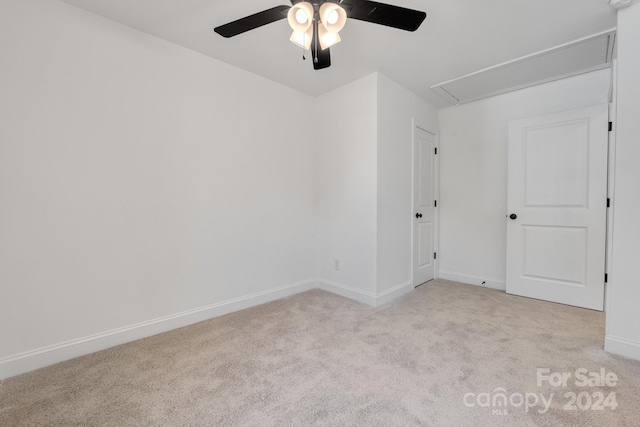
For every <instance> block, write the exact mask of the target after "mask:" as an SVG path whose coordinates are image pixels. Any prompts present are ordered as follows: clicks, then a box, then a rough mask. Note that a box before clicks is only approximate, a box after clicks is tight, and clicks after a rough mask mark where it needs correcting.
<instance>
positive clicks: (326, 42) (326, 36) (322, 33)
mask: <svg viewBox="0 0 640 427" xmlns="http://www.w3.org/2000/svg"><path fill="white" fill-rule="evenodd" d="M318 40H319V41H320V49H322V50H325V49H327V48H330V47H331V46H333V45H335V44H338V43H340V41H342V39H341V38H340V34H338V33H332V32H329V31H327V30H326V29H325V28H324V27H323V26H322V25H318Z"/></svg>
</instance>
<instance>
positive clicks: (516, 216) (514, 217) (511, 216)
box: [509, 214, 518, 219]
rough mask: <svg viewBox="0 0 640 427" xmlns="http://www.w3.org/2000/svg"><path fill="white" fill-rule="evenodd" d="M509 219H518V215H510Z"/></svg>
mask: <svg viewBox="0 0 640 427" xmlns="http://www.w3.org/2000/svg"><path fill="white" fill-rule="evenodd" d="M509 218H511V219H516V218H518V215H516V214H511V215H509Z"/></svg>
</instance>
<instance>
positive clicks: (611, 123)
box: [609, 122, 613, 132]
mask: <svg viewBox="0 0 640 427" xmlns="http://www.w3.org/2000/svg"><path fill="white" fill-rule="evenodd" d="M612 130H613V122H609V132H611V131H612Z"/></svg>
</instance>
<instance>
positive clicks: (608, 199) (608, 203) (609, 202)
mask: <svg viewBox="0 0 640 427" xmlns="http://www.w3.org/2000/svg"><path fill="white" fill-rule="evenodd" d="M607 207H608V208H610V207H611V199H610V198H608V197H607Z"/></svg>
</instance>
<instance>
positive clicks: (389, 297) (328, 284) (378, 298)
mask: <svg viewBox="0 0 640 427" xmlns="http://www.w3.org/2000/svg"><path fill="white" fill-rule="evenodd" d="M317 280H318V288H320V289H323V290H325V291H328V292H331V293H334V294H337V295H341V296H343V297H346V298H349V299H352V300H355V301H358V302H361V303H363V304H367V305H370V306H372V307H379V306H381V305H383V304H387V303H389V302H391V301H393V300H394V299H396V298H398V297H399V296H402V295H404V294H406V293H409V292H411V291H412V290H413V283H412V282H405V283H401V284H399V285H397V286H394V287H393V288H391V289H387V290H386V291H384V292H380V293H379V294H374V293H373V292H367V291H363V290H362V289H357V288H354V287H352V286H348V285H345V284H342V283H337V282H333V281H331V280H327V279H323V278H321V277H319V278H318V279H317Z"/></svg>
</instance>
